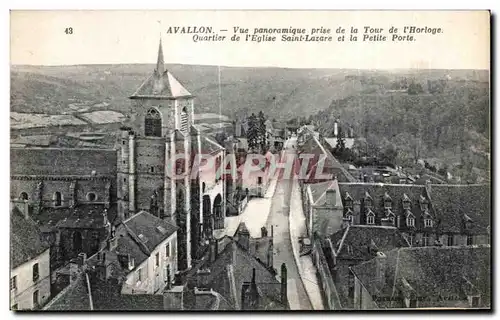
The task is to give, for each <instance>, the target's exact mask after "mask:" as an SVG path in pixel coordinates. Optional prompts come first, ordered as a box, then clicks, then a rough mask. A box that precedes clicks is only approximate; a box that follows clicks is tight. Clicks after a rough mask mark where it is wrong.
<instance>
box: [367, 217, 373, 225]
mask: <svg viewBox="0 0 500 320" xmlns="http://www.w3.org/2000/svg"><path fill="white" fill-rule="evenodd" d="M366 223H367V224H375V217H374V216H368V217H367V219H366Z"/></svg>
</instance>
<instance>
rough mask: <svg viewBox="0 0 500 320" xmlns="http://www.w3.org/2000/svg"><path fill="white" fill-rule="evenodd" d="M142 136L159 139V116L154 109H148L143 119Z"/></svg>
mask: <svg viewBox="0 0 500 320" xmlns="http://www.w3.org/2000/svg"><path fill="white" fill-rule="evenodd" d="M144 134H145V135H146V136H147V137H161V115H160V113H159V112H158V111H157V110H156V109H153V108H151V109H149V110H148V112H147V113H146V118H145V119H144Z"/></svg>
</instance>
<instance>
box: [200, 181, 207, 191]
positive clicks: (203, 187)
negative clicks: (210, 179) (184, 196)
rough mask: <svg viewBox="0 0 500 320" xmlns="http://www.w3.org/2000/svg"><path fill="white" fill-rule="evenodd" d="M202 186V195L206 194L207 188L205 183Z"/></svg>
mask: <svg viewBox="0 0 500 320" xmlns="http://www.w3.org/2000/svg"><path fill="white" fill-rule="evenodd" d="M201 186H202V187H201V192H202V193H205V188H206V185H205V182H203V183H202V184H201Z"/></svg>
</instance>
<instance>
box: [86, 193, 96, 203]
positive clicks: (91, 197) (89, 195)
mask: <svg viewBox="0 0 500 320" xmlns="http://www.w3.org/2000/svg"><path fill="white" fill-rule="evenodd" d="M87 200H88V201H96V200H97V195H96V194H95V193H93V192H89V193H87Z"/></svg>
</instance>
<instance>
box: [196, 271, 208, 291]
mask: <svg viewBox="0 0 500 320" xmlns="http://www.w3.org/2000/svg"><path fill="white" fill-rule="evenodd" d="M209 276H210V269H208V268H207V269H200V270H198V271H196V287H198V288H204V287H205V285H206V284H207V282H208V277H209Z"/></svg>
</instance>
